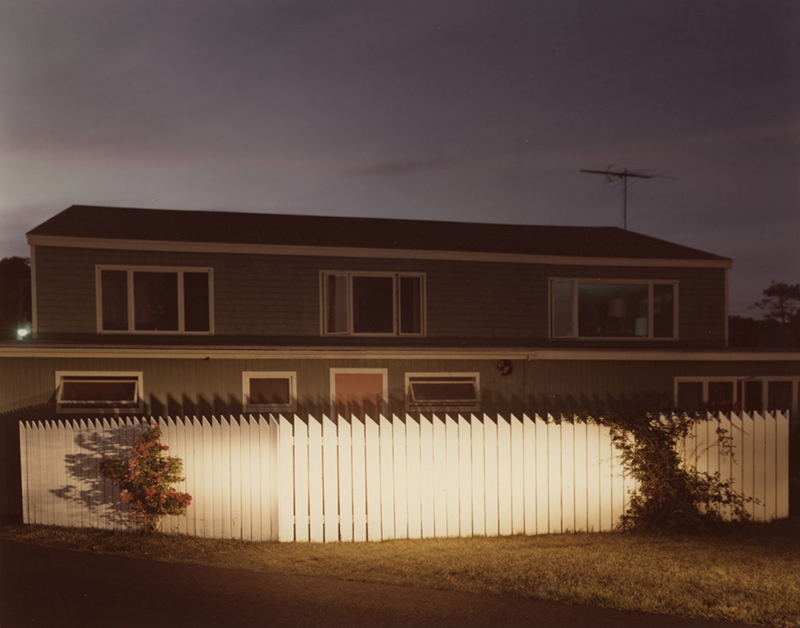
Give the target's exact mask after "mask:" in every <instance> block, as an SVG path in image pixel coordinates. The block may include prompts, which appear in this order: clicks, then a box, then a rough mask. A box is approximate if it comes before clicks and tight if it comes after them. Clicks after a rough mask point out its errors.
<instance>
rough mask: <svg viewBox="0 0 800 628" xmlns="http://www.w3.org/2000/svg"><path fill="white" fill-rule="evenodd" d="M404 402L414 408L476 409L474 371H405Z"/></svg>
mask: <svg viewBox="0 0 800 628" xmlns="http://www.w3.org/2000/svg"><path fill="white" fill-rule="evenodd" d="M406 398H407V402H408V405H409V406H411V407H416V408H434V407H441V408H463V409H473V410H474V409H477V408H478V406H479V405H480V400H481V398H480V382H479V375H478V373H425V374H422V373H420V374H412V373H407V374H406Z"/></svg>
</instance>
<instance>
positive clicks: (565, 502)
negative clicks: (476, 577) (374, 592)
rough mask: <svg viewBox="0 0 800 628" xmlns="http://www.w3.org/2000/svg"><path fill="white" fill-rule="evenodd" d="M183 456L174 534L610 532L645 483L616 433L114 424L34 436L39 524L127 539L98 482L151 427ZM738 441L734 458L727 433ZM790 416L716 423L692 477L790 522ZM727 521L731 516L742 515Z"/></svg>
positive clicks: (313, 537) (51, 428) (467, 419)
mask: <svg viewBox="0 0 800 628" xmlns="http://www.w3.org/2000/svg"><path fill="white" fill-rule="evenodd" d="M155 423H158V424H160V425H161V428H162V443H163V444H165V445H167V446H168V447H169V452H168V453H169V455H171V456H177V457H179V458H181V459H182V460H183V463H184V476H185V479H184V480H183V481H182V482H180V483H179V487H178V488H179V490H181V491H186V492H188V493H190V494H191V495H192V496H193V501H192V505H191V506H190V507H189V509H188V512H187V516H186V517H167V518H166V519H165V521H164V525H163V529H164V531H166V532H171V533H186V534H190V535H197V536H206V537H216V538H241V539H246V540H256V541H261V540H279V541H316V542H323V541H324V542H328V541H365V540H385V539H391V538H428V537H433V536H436V537H445V536H471V535H498V534H500V535H504V534H515V533H523V532H524V533H526V534H543V533H548V532H565V531H578V530H585V531H600V530H610V529H612V528H613V527H614V525H615V524H617V523H618V521H619V518H620V516H621V515H622V514H623V513H624V512H625V509H626V508H627V505H628V500H629V494H630V491H631V490H632V489H633V488H634V487H635V484H634V482H633V480H632V478H630V477H626V476H625V474H624V473H623V469H622V465H621V463H620V459H619V456H618V455H617V452H616V451H615V450H614V447H613V445H612V442H611V437H610V433H609V431H608V429H606V428H603V427H601V426H599V425H597V424H595V423H593V422H588V423H575V424H572V423H567V422H564V423H556V422H554V421H553V420H552V418H551V417H546V418H545V417H541V416H537V415H534V416H529V415H526V414H522V415H515V414H511V415H509V416H495V417H489V416H486V415H483V416H482V417H479V416H477V415H442V416H440V415H435V414H433V415H417V416H410V415H406V416H404V417H399V416H396V415H392V416H378V417H377V418H372V417H363V418H359V417H355V416H352V417H350V418H345V417H342V416H337V417H336V418H335V419H333V418H330V417H327V416H322V417H321V418H317V417H314V416H307V417H303V418H301V417H298V416H294V417H286V416H283V415H278V416H274V415H270V416H268V417H264V416H258V417H255V416H247V417H245V416H240V417H238V418H236V417H216V416H213V417H210V419H209V418H208V417H199V418H198V417H184V418H173V417H167V418H162V417H159V418H153V417H148V418H145V417H142V418H118V417H111V418H99V419H79V420H76V421H63V420H60V421H55V422H25V423H24V424H22V425H21V426H20V437H19V442H20V463H21V466H22V505H23V513H24V515H23V516H24V521H25V522H26V523H42V524H50V525H60V526H74V527H95V528H106V529H123V528H125V526H126V521H127V518H128V513H129V511H128V507H127V505H126V504H123V503H122V502H121V500H120V498H119V493H118V489H117V488H116V487H114V486H113V485H112V483H111V482H110V481H108V480H106V479H104V478H102V476H100V475H99V474H98V468H99V464H100V461H101V460H102V459H103V458H105V457H106V456H115V457H123V458H125V457H127V456H129V455H130V452H131V449H132V447H133V445H134V441H135V438H136V436H137V435H138V434H139V433H141V432H142V431H143V430H144V429H146V428H147V427H148V426H149V425H153V424H155ZM718 429H721V430H724V431H725V432H726V433H727V434H728V435H729V436H730V439H731V442H732V443H733V445H734V451H733V455H730V452H728V451H727V450H726V449H725V448H724V447H722V446H720V443H719V439H718V434H717V430H718ZM788 436H789V422H788V417H787V416H786V415H784V414H782V413H775V414H759V413H754V414H752V415H748V414H742V415H732V416H724V415H720V416H718V417H712V416H709V418H708V420H707V421H704V422H702V423H698V424H696V426H695V427H694V428H693V429H692V431H691V433H690V435H689V436H688V437H687V438H686V440H685V441H684V442H683V443H682V444H681V446H680V450H681V452H682V455H683V457H684V460H685V461H686V464H687V465H696V466H697V468H698V469H699V470H701V471H707V472H709V473H712V474H713V473H719V476H720V479H721V480H723V481H730V482H731V483H732V485H733V486H734V488H735V489H737V490H739V491H741V492H743V493H744V494H745V495H747V496H751V497H755V498H756V499H757V500H758V503H755V504H750V505H748V509H749V511H750V513H751V514H752V516H753V518H754V519H756V520H758V521H769V520H772V519H776V518H782V517H786V516H788V502H789V484H788V475H789V457H788V441H789V438H788ZM723 513H724V514H725V515H727V516H730V514H731V513H730V509H729V508H728V509H727V510H724V511H723Z"/></svg>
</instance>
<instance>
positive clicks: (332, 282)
mask: <svg viewBox="0 0 800 628" xmlns="http://www.w3.org/2000/svg"><path fill="white" fill-rule="evenodd" d="M322 333H323V334H326V335H327V334H341V335H364V336H391V335H395V336H396V335H400V336H421V335H423V334H424V333H425V276H424V275H423V274H421V273H376V272H339V271H333V272H323V273H322Z"/></svg>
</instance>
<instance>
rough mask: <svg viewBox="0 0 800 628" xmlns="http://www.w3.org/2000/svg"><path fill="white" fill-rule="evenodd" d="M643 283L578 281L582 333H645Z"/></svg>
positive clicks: (612, 335)
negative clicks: (579, 282) (580, 282)
mask: <svg viewBox="0 0 800 628" xmlns="http://www.w3.org/2000/svg"><path fill="white" fill-rule="evenodd" d="M647 292H648V287H647V285H646V284H602V283H600V284H598V283H582V284H578V331H579V335H580V336H582V337H610V338H635V337H647V335H648V333H647Z"/></svg>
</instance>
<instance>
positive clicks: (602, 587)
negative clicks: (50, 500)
mask: <svg viewBox="0 0 800 628" xmlns="http://www.w3.org/2000/svg"><path fill="white" fill-rule="evenodd" d="M2 536H3V538H5V539H10V540H15V541H21V542H24V543H34V544H38V545H46V546H52V547H60V548H68V549H75V550H84V551H91V552H99V553H108V554H118V555H123V556H132V557H138V558H148V559H154V560H165V561H174V562H185V563H197V564H203V565H212V566H216V567H229V568H233V569H251V570H256V571H268V572H272V573H285V574H302V575H319V576H328V577H331V578H340V579H347V580H361V581H365V582H382V583H387V584H399V585H405V586H414V587H428V588H434V589H451V590H458V591H472V592H477V593H487V594H491V595H509V596H518V597H526V598H535V599H539V600H551V601H557V602H568V603H572V604H592V605H596V606H603V607H607V608H618V609H630V610H642V611H648V612H652V613H663V614H668V615H684V616H690V617H705V618H714V619H726V620H737V621H745V622H752V623H760V624H771V625H781V626H784V625H790V626H800V519H792V520H784V521H779V522H775V523H771V524H747V525H737V526H732V527H730V528H729V529H727V530H725V531H724V532H723V533H721V534H720V535H718V536H686V537H667V536H649V535H647V536H645V535H635V534H622V533H594V534H559V535H543V536H510V537H472V538H461V539H426V540H413V541H412V540H397V541H384V542H382V543H324V544H321V543H253V542H246V541H231V540H220V539H203V538H197V537H188V536H168V535H151V536H146V535H141V534H135V533H126V532H110V531H103V530H92V529H74V528H56V527H48V526H8V527H5V528H3V530H2Z"/></svg>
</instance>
